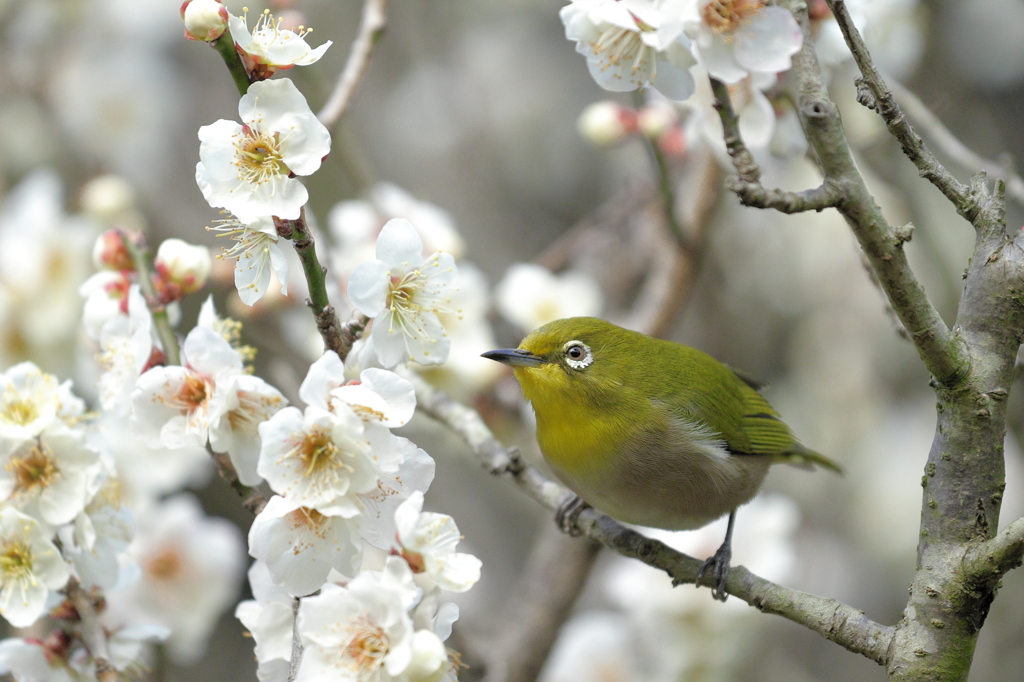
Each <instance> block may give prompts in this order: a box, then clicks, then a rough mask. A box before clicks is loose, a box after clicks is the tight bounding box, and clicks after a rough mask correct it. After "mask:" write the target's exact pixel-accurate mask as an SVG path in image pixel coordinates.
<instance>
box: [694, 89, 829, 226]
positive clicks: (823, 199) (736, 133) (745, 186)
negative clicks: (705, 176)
mask: <svg viewBox="0 0 1024 682" xmlns="http://www.w3.org/2000/svg"><path fill="white" fill-rule="evenodd" d="M710 80H711V91H712V92H713V93H714V95H715V109H717V110H718V116H719V118H720V119H721V120H722V130H723V132H724V135H725V148H726V150H727V151H728V152H729V156H730V158H732V165H733V167H734V168H735V169H736V173H737V174H738V175H739V177H737V178H730V179H729V180H728V181H727V186H728V188H729V190H730V191H732V192H734V193H735V194H736V196H738V197H739V199H740V203H742V204H743V205H744V206H753V207H755V208H772V209H775V210H776V211H780V212H782V213H802V212H804V211H821V210H824V209H826V208H831V207H833V206H836V205H837V204H838V203H839V200H840V199H841V198H842V192H841V191H840V189H839V187H837V186H836V185H835V184H833V183H831V182H829V180H828V177H826V178H825V181H824V182H823V183H822V184H821V185H820V186H819V187H815V188H814V189H808V190H804V191H802V192H789V191H786V190H782V189H769V188H767V187H765V186H764V185H762V184H761V169H760V168H759V167H758V165H757V162H756V161H754V155H753V154H751V153H750V150H749V149H748V148H747V145H746V144H745V143H744V142H743V137H742V136H741V135H740V124H739V117H738V116H737V115H736V113H735V112H734V111H733V108H732V102H731V100H730V98H729V88H728V86H727V85H725V83H723V82H721V81H720V80H718V79H716V78H711V79H710Z"/></svg>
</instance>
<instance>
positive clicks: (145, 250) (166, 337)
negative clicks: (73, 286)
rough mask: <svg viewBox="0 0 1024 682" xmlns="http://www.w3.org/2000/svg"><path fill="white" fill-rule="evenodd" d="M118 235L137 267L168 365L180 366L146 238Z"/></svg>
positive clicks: (143, 292) (136, 270)
mask: <svg viewBox="0 0 1024 682" xmlns="http://www.w3.org/2000/svg"><path fill="white" fill-rule="evenodd" d="M117 234H118V236H119V237H121V241H122V242H123V243H124V248H126V249H127V250H128V254H129V255H130V256H131V258H132V263H133V264H134V265H135V273H136V274H137V275H138V278H139V287H140V288H141V289H142V294H143V295H144V296H145V297H146V305H148V306H149V312H150V313H151V314H152V315H153V326H154V327H155V328H156V335H157V337H159V339H160V343H161V344H163V347H164V356H165V357H166V358H167V364H169V365H180V364H181V354H180V353H179V352H178V339H177V337H176V336H175V335H174V330H173V329H171V321H170V319H169V318H168V317H167V307H166V306H165V305H164V304H163V302H161V301H160V298H159V296H157V293H156V287H155V286H153V277H152V273H151V271H150V263H151V262H152V260H151V258H150V254H149V247H148V246H146V237H145V235H142V234H138V235H132V234H131V233H129V232H126V231H124V230H118V231H117ZM136 240H137V241H136Z"/></svg>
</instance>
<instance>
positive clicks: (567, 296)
mask: <svg viewBox="0 0 1024 682" xmlns="http://www.w3.org/2000/svg"><path fill="white" fill-rule="evenodd" d="M494 303H495V306H496V307H497V308H498V312H500V313H501V315H502V317H504V318H505V319H507V320H508V321H510V322H512V323H513V324H515V325H516V326H517V327H519V328H520V329H522V330H523V331H532V330H534V329H536V328H537V327H540V326H541V325H544V324H547V323H548V322H551V321H553V320H559V319H561V318H563V317H593V316H595V315H599V314H600V313H601V309H602V307H603V296H602V295H601V289H600V287H599V286H598V284H597V282H596V281H594V279H593V278H592V277H591V276H590V275H587V274H585V273H583V272H577V271H575V270H568V271H566V272H563V273H562V274H560V275H555V274H554V273H552V272H551V271H550V270H548V269H547V268H545V267H544V266H542V265H535V264H533V263H516V264H514V265H512V266H511V267H510V268H509V269H508V271H507V272H506V273H505V277H504V278H503V279H502V280H501V282H499V283H498V286H497V287H495V290H494Z"/></svg>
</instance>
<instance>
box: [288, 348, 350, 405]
mask: <svg viewBox="0 0 1024 682" xmlns="http://www.w3.org/2000/svg"><path fill="white" fill-rule="evenodd" d="M344 383H345V365H343V364H342V362H341V358H339V357H338V354H337V353H335V352H334V351H333V350H328V351H324V354H323V355H321V356H320V357H319V358H318V359H317V361H316V362H314V363H313V364H312V365H310V366H309V371H308V372H306V378H305V379H303V380H302V384H301V385H300V386H299V398H301V399H302V402H304V403H306V404H307V405H314V406H316V407H319V408H320V409H322V410H330V409H331V405H330V392H331V391H332V390H333V389H335V388H337V387H338V386H341V385H342V384H344Z"/></svg>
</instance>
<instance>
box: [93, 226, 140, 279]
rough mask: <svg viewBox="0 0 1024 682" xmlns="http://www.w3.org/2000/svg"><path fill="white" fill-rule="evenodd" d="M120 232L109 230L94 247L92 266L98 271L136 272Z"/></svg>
mask: <svg viewBox="0 0 1024 682" xmlns="http://www.w3.org/2000/svg"><path fill="white" fill-rule="evenodd" d="M121 234H122V233H121V232H120V231H119V230H107V231H106V232H104V233H103V234H101V235H100V236H99V237H97V238H96V243H95V244H93V245H92V264H93V265H94V266H96V269H97V270H134V269H135V264H134V263H132V256H131V254H130V253H128V249H126V248H125V246H124V239H123V238H122V236H121Z"/></svg>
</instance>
